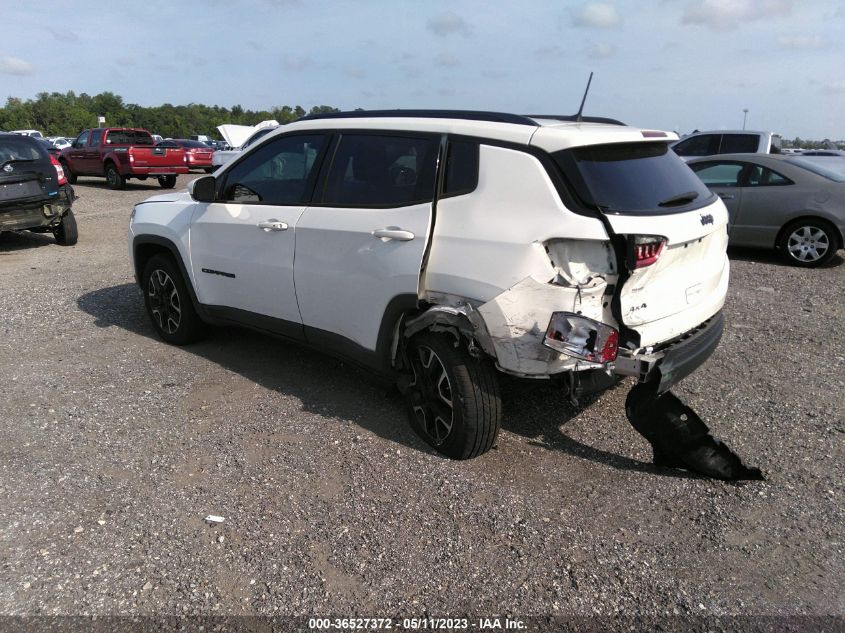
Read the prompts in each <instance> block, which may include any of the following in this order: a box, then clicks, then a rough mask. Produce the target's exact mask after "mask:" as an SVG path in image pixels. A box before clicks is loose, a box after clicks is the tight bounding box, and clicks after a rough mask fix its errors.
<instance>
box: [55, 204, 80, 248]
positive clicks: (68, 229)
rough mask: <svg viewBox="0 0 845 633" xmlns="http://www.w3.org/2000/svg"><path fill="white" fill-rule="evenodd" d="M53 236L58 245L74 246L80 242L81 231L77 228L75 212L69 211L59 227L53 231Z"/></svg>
mask: <svg viewBox="0 0 845 633" xmlns="http://www.w3.org/2000/svg"><path fill="white" fill-rule="evenodd" d="M53 236H54V237H55V238H56V244H61V245H62V246H73V245H74V244H76V242H77V241H78V240H79V231H78V230H77V228H76V217H75V216H74V215H73V211H71V210H70V209H68V210H67V213H65V214H64V215H63V216H62V219H61V221H60V222H59V224H58V226H57V227H56V228H55V229H54V230H53Z"/></svg>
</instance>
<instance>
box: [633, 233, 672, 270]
mask: <svg viewBox="0 0 845 633" xmlns="http://www.w3.org/2000/svg"><path fill="white" fill-rule="evenodd" d="M665 245H666V238H664V237H655V236H653V235H636V236H634V237H633V238H630V246H631V268H632V269H634V268H644V267H645V266H651V265H652V264H653V263H654V262H656V261H657V259H658V258H659V257H660V254H661V253H662V252H663V247H664V246H665Z"/></svg>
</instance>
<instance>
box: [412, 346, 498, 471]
mask: <svg viewBox="0 0 845 633" xmlns="http://www.w3.org/2000/svg"><path fill="white" fill-rule="evenodd" d="M407 354H408V360H409V362H410V364H411V370H412V372H413V376H412V379H411V383H410V385H408V388H407V391H406V394H405V395H406V398H407V401H408V414H409V416H410V419H411V426H412V427H413V428H414V430H415V431H416V432H417V434H418V435H419V436H420V437H421V438H422V439H423V440H425V441H426V442H427V443H428V444H429V445H430V446H432V447H433V448H434V449H435V450H436V451H438V452H439V453H442V454H443V455H446V456H447V457H451V458H452V459H469V458H472V457H477V456H479V455H481V454H483V453H486V452H487V451H488V450H490V448H492V446H493V444H494V443H495V441H496V436H497V435H498V433H499V425H500V423H501V418H502V399H501V395H500V394H499V382H498V377H497V376H496V370H495V369H494V368H493V366H492V365H491V364H490V362H489V361H487V360H485V359H480V358H475V357H473V356H471V355H470V354H469V352H468V351H467V349H466V347H465V346H463V345H461V344H459V343H458V342H457V341H456V340H455V339H454V338H451V337H449V336H443V335H437V334H421V335H419V336H416V337H414V338H413V339H411V341H410V343H409V344H408V349H407Z"/></svg>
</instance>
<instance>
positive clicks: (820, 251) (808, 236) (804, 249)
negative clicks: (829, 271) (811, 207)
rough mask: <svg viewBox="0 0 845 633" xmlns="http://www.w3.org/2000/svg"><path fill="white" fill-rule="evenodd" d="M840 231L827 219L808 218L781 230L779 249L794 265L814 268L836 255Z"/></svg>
mask: <svg viewBox="0 0 845 633" xmlns="http://www.w3.org/2000/svg"><path fill="white" fill-rule="evenodd" d="M838 247H839V233H838V232H837V230H836V228H834V226H833V225H832V224H830V223H829V222H826V221H825V220H820V219H817V218H807V219H804V220H796V221H795V222H792V223H791V224H788V225H787V226H786V227H785V228H784V229H783V231H782V232H781V235H780V239H779V240H778V249H779V250H780V252H781V253H782V254H783V256H784V257H785V258H786V260H787V261H788V262H789V263H790V264H792V265H793V266H801V267H804V268H814V267H816V266H823V265H825V264H827V263H828V262H829V261H830V260H831V259H833V257H834V256H835V255H836V250H837V248H838Z"/></svg>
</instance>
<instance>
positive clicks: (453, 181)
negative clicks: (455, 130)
mask: <svg viewBox="0 0 845 633" xmlns="http://www.w3.org/2000/svg"><path fill="white" fill-rule="evenodd" d="M477 186H478V143H475V142H473V141H449V148H448V150H447V154H446V173H445V174H444V182H443V197H444V198H446V197H449V196H461V195H463V194H466V193H471V192H473V191H475V188H476V187H477Z"/></svg>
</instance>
